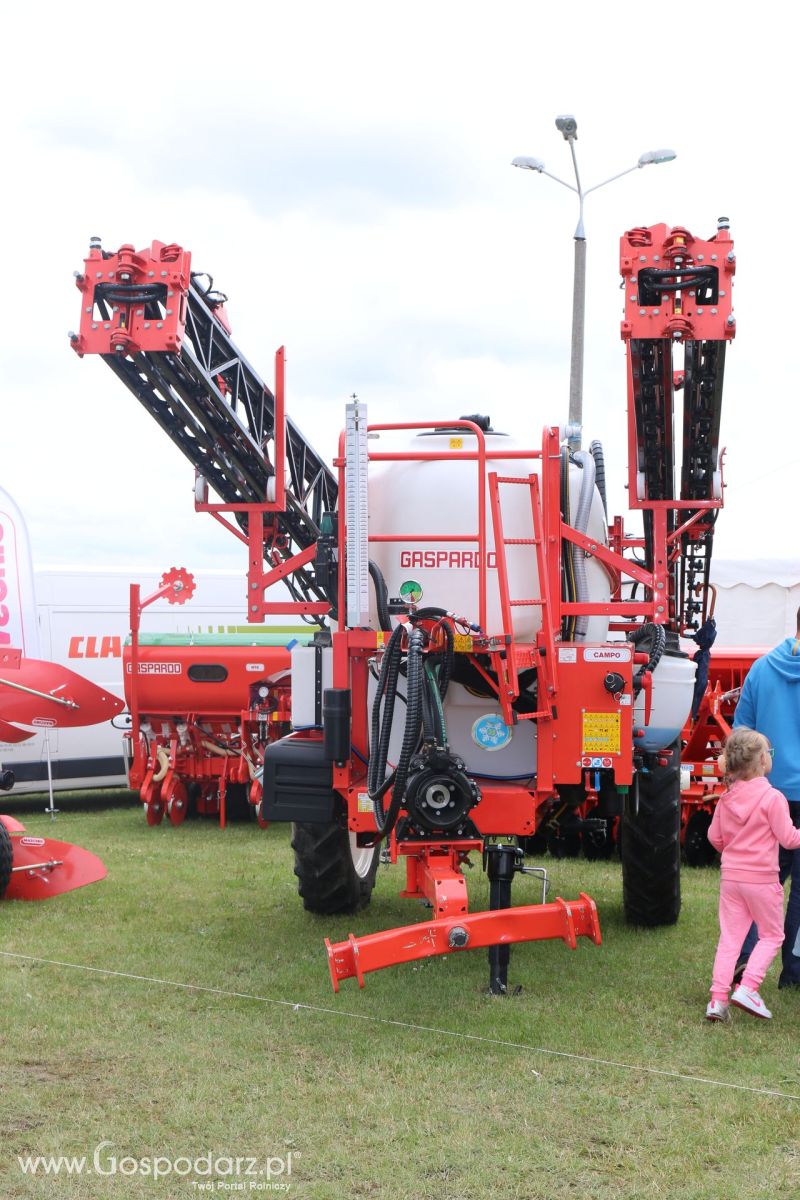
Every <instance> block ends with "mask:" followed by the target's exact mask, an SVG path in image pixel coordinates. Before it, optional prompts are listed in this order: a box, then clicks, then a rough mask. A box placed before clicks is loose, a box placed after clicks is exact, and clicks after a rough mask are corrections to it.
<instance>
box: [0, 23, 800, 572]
mask: <svg viewBox="0 0 800 1200" xmlns="http://www.w3.org/2000/svg"><path fill="white" fill-rule="evenodd" d="M769 8H770V5H767V9H769ZM625 11H626V10H623V9H622V7H621V6H617V8H616V9H615V6H613V5H610V6H609V5H604V6H602V7H601V6H596V5H591V4H588V3H579V4H573V5H571V6H570V7H569V10H568V11H567V10H564V11H563V12H561V11H548V10H546V9H545V8H543V6H540V5H531V4H529V3H521V2H510V3H505V4H502V5H495V6H493V7H491V8H490V7H489V6H487V5H482V4H477V3H466V4H464V3H461V4H455V3H451V2H449V0H445V2H440V3H437V4H435V5H432V4H430V3H425V4H423V3H422V2H421V0H411V2H410V3H407V4H405V5H404V6H403V7H402V9H397V8H390V7H389V6H385V5H378V4H374V3H371V4H366V3H352V2H351V3H347V2H345V3H342V4H337V5H330V4H322V3H304V4H302V5H292V6H290V5H280V4H272V3H265V4H262V5H261V6H259V7H258V8H254V6H250V5H244V4H243V3H229V4H227V5H225V6H220V5H219V4H211V3H203V4H192V5H188V4H185V3H181V4H174V5H169V6H167V5H155V4H148V3H144V4H139V5H137V7H136V10H135V12H134V13H131V11H130V10H121V9H114V8H111V7H109V6H107V5H103V6H100V5H96V4H89V5H82V6H81V7H80V9H78V10H75V9H74V8H73V9H67V8H63V7H53V8H52V11H50V12H48V14H47V19H46V22H45V21H44V17H43V15H42V13H41V12H40V11H37V12H31V13H28V14H27V15H26V14H25V13H22V12H20V11H18V12H17V13H16V15H15V16H14V17H13V18H12V22H11V25H10V27H9V36H10V37H11V38H12V39H13V42H12V43H11V44H14V45H15V48H16V53H15V54H14V55H13V56H12V57H11V59H10V60H9V62H8V64H7V71H6V73H5V77H4V79H3V81H2V85H0V86H2V89H3V93H4V96H3V97H2V98H3V99H4V110H5V113H6V118H7V120H6V124H7V129H6V133H5V140H4V155H5V158H6V166H7V177H8V179H9V180H10V183H9V184H8V186H7V190H6V194H5V197H4V199H5V208H6V213H5V216H6V221H5V229H6V239H5V245H4V270H5V283H4V288H3V293H4V294H3V321H2V328H0V353H1V354H2V371H3V380H4V396H3V435H4V438H3V440H4V455H3V475H2V483H3V484H4V485H5V486H6V487H7V488H8V490H9V491H10V492H11V493H12V494H13V495H14V496H15V497H16V499H17V501H18V502H19V504H20V506H21V508H22V509H23V511H24V512H25V513H26V515H27V517H28V520H29V524H30V526H31V529H32V536H33V541H34V553H35V556H36V558H37V559H38V560H40V561H43V560H49V561H54V560H61V561H69V560H71V559H74V558H76V557H80V558H83V559H85V560H87V561H89V560H93V561H98V562H99V561H101V560H102V561H111V558H112V557H113V559H114V561H116V562H126V561H130V562H131V563H133V562H139V563H141V562H143V561H148V562H151V563H153V565H155V566H161V565H164V566H169V565H173V564H174V563H179V565H188V566H202V565H209V564H214V563H219V564H222V562H223V560H224V565H237V564H239V563H241V566H242V570H244V566H245V564H244V557H243V551H241V553H240V548H239V547H238V545H237V544H236V543H235V541H234V540H233V539H231V538H230V537H229V535H227V534H224V533H223V532H221V531H219V530H217V529H216V528H214V527H213V526H212V525H211V522H210V519H209V518H201V517H198V516H196V515H195V514H194V513H193V511H192V505H191V484H192V479H191V470H190V468H189V467H188V464H186V462H185V461H184V459H183V458H182V456H181V455H180V454H179V453H178V451H177V450H175V449H174V448H173V447H172V446H171V445H170V444H169V443H168V441H167V439H166V437H165V436H164V435H163V434H162V433H161V431H160V430H159V429H158V428H157V427H156V425H155V424H154V422H153V421H152V420H151V419H150V418H149V417H148V416H147V415H146V414H145V413H144V412H143V411H142V410H141V409H140V407H139V405H138V404H137V402H136V401H135V400H134V399H133V398H132V397H131V396H129V395H128V394H127V393H125V391H124V389H123V388H122V386H121V384H119V383H118V381H117V380H116V379H114V378H113V377H112V376H111V374H110V372H108V371H106V370H105V368H104V367H103V366H102V364H101V363H100V362H98V361H96V360H95V361H92V360H90V359H85V360H83V361H82V362H79V361H78V360H77V358H75V357H74V355H72V353H71V352H70V350H69V347H68V343H67V338H66V333H67V330H68V329H70V328H73V327H74V326H75V325H76V324H77V321H78V308H79V297H78V293H77V291H75V290H74V288H73V286H72V280H71V272H72V270H73V269H75V268H77V267H79V266H80V264H81V259H82V256H83V254H84V252H85V247H86V244H87V239H88V236H89V234H95V233H99V234H101V235H102V236H103V238H104V242H105V244H106V245H107V246H108V247H114V248H116V246H117V245H118V244H120V243H121V242H127V241H132V242H134V243H135V244H136V245H137V246H140V245H144V244H146V243H147V242H149V241H150V240H151V239H153V238H160V239H163V240H167V241H169V240H176V241H179V242H180V243H181V244H183V245H185V246H187V247H189V248H191V249H192V251H193V255H194V265H195V267H196V268H198V269H207V270H210V271H211V272H212V273H213V274H214V276H215V281H216V284H217V286H218V287H220V288H222V289H223V290H224V291H226V292H227V293H228V294H229V295H230V297H231V301H230V312H231V316H232V319H233V320H234V324H235V334H236V337H237V341H238V342H239V344H240V345H241V347H242V349H243V351H244V352H245V353H246V355H247V356H248V358H249V359H250V360H251V361H252V362H253V364H254V365H255V366H256V367H257V368H258V369H259V370H260V372H261V373H262V375H263V376H264V377H265V378H266V379H267V380H268V381H269V380H270V379H271V372H272V354H273V351H274V349H275V348H276V347H277V346H278V345H279V344H281V343H285V344H286V346H287V353H288V380H289V402H290V410H291V415H292V417H293V419H294V421H295V423H296V424H297V425H298V426H299V427H300V428H301V429H304V430H306V431H307V432H308V433H309V436H310V437H311V440H312V442H313V443H314V445H315V446H316V448H317V449H318V450H319V451H320V452H321V453H323V454H326V455H327V456H328V457H333V454H334V452H335V441H336V431H337V429H338V427H339V426H340V424H341V422H342V417H343V406H344V402H345V399H346V397H347V395H348V394H349V393H351V392H353V391H356V392H357V393H358V394H359V395H360V396H361V397H362V399H364V400H365V401H367V402H368V404H369V407H370V414H371V416H372V418H373V419H374V420H384V419H388V418H398V417H400V416H402V417H405V418H406V419H414V418H417V419H420V418H422V417H428V416H431V415H433V414H435V415H436V416H441V417H445V418H446V417H452V416H457V415H459V414H460V413H462V412H467V411H475V410H480V409H484V410H486V411H488V412H489V413H490V414H491V415H492V417H493V418H494V421H495V424H496V425H497V426H501V425H502V426H503V427H504V428H508V429H512V430H513V431H514V432H516V433H518V434H519V435H520V436H523V437H525V438H526V439H528V438H531V439H532V440H534V441H538V438H539V436H540V431H541V426H542V425H543V424H544V423H545V422H548V423H549V422H553V423H559V422H562V421H563V420H564V419H565V416H566V406H567V394H568V393H567V389H568V372H569V332H570V306H571V292H572V242H571V238H572V232H573V229H574V225H575V220H576V216H577V214H576V212H575V205H574V203H573V197H570V196H568V195H567V193H566V192H565V191H564V189H562V188H559V187H558V186H557V185H555V184H553V183H552V182H551V181H550V180H548V179H546V178H542V177H538V176H535V175H532V174H529V173H526V172H520V171H514V170H512V169H511V167H510V165H509V164H510V159H511V158H512V157H513V155H515V154H520V153H531V154H538V155H540V156H542V157H543V158H544V159H545V161H546V162H547V166H548V169H549V170H552V171H554V172H555V173H556V174H558V175H561V176H564V177H568V176H569V171H570V163H569V156H568V153H567V149H566V146H565V144H564V143H563V141H562V139H561V138H560V137H559V135H558V134H557V133H556V131H555V129H554V127H553V116H554V115H555V113H557V112H560V111H564V110H567V111H569V110H573V111H575V113H576V114H577V116H578V119H579V138H580V140H579V143H578V150H579V154H580V162H581V170H582V177H583V180H584V183H585V184H592V183H593V182H596V181H598V180H601V179H604V178H606V177H608V176H610V175H612V174H614V173H615V172H616V171H618V170H622V169H624V168H625V167H626V166H627V165H629V164H631V163H633V162H635V161H636V159H637V157H638V155H639V153H640V152H641V151H642V150H645V149H648V148H651V147H654V146H661V145H673V146H674V147H675V149H676V150H678V152H679V157H678V159H677V161H676V162H675V163H672V164H670V165H664V166H658V167H649V168H647V169H646V170H643V171H641V172H639V171H637V172H635V173H634V174H632V175H630V176H629V177H628V178H626V179H622V180H620V181H618V182H617V183H614V184H613V185H611V186H610V187H609V188H608V189H606V190H604V191H600V192H598V193H597V194H595V195H592V196H590V197H589V200H588V203H587V228H588V232H589V239H590V241H589V287H588V297H587V346H586V372H585V391H586V408H585V414H586V430H587V435H588V437H592V436H596V435H598V434H599V435H600V436H601V437H602V438H603V440H604V442H605V444H606V457H607V459H608V462H609V472H608V473H609V480H610V492H611V502H612V508H615V509H616V508H619V507H620V506H622V505H624V503H625V494H624V491H623V487H622V484H623V482H624V477H625V403H626V398H625V379H624V361H625V360H624V351H623V347H622V343H621V342H620V340H619V319H620V315H621V299H620V294H619V292H618V290H617V284H618V273H617V270H618V265H617V245H618V237H619V234H620V233H621V232H622V231H623V230H624V229H626V228H628V227H630V226H632V225H634V224H651V223H655V222H657V221H661V220H663V221H666V222H667V223H668V224H677V223H681V224H686V225H688V226H689V227H690V228H691V229H692V230H693V231H694V232H695V233H697V234H698V235H699V236H709V235H710V234H711V233H712V232H713V230H714V228H715V220H716V217H717V216H718V215H720V213H723V212H724V213H726V215H729V216H730V217H731V219H732V230H733V234H734V237H735V239H736V244H737V251H738V255H739V271H738V275H737V292H736V295H737V315H738V318H739V332H738V336H737V339H736V341H735V343H734V344H733V346H732V348H731V350H730V353H729V355H728V362H727V368H726V388H725V392H726V396H725V406H724V412H723V436H722V441H723V443H726V444H727V445H728V447H729V453H728V459H727V478H728V480H729V483H730V487H729V495H728V501H729V504H728V509H727V511H726V512H724V513H723V514H722V516H721V517H720V520H719V523H718V539H717V545H718V547H719V551H720V552H724V553H730V554H734V553H736V554H738V555H740V556H741V555H742V554H746V553H747V551H748V547H750V546H753V545H756V544H757V545H758V550H759V553H760V554H761V555H769V554H791V553H793V548H792V547H791V545H789V544H788V543H787V540H786V534H785V532H784V530H783V529H782V528H781V520H780V518H779V516H778V515H777V514H781V513H787V512H790V511H792V509H793V489H792V481H793V478H794V474H795V471H796V468H793V467H791V466H790V467H789V468H788V469H787V470H785V471H781V470H779V469H778V468H779V467H780V465H781V464H782V463H784V462H786V463H791V462H792V461H793V460H794V459H795V458H796V456H795V453H794V451H793V450H792V449H791V441H790V439H791V434H790V432H789V429H790V428H791V424H790V423H789V422H788V421H787V416H788V410H789V404H790V403H791V400H792V399H793V397H792V395H791V386H792V385H791V377H787V370H786V363H787V360H788V354H787V348H788V347H790V346H791V344H792V341H793V336H794V328H793V321H792V315H793V314H792V307H791V304H790V302H789V301H788V297H787V293H788V291H789V285H788V283H786V282H784V281H785V279H786V278H787V272H789V271H790V266H789V262H788V261H787V260H788V259H789V255H790V253H791V247H790V243H789V241H788V240H787V241H786V242H784V241H783V240H782V239H781V237H780V236H779V233H776V231H779V230H780V229H781V223H782V218H783V216H784V214H785V213H786V212H787V210H789V205H790V200H791V198H793V197H792V196H791V193H790V191H789V181H788V179H787V178H786V177H785V175H783V174H782V173H781V164H782V163H785V161H786V151H785V147H784V137H785V131H784V130H783V129H782V127H781V123H780V119H779V117H778V114H780V113H782V112H783V113H786V112H789V111H792V109H793V104H794V100H793V94H792V88H793V79H794V68H793V65H792V63H791V61H790V58H789V56H790V54H791V53H793V50H792V48H791V47H790V46H789V44H788V41H787V42H786V43H781V40H780V39H773V38H771V37H768V36H767V33H766V32H764V33H762V32H760V30H761V29H762V28H763V29H764V30H766V29H767V28H768V25H769V22H766V21H764V22H763V23H761V24H760V25H759V28H758V29H756V28H754V27H753V19H752V17H748V18H738V17H736V15H735V14H730V13H729V14H726V17H725V20H724V22H723V23H722V24H723V26H724V28H721V25H720V21H719V19H718V16H717V14H716V12H712V11H711V10H709V11H708V12H706V11H705V10H703V9H699V8H698V7H697V6H694V7H693V8H692V9H691V10H688V9H687V13H688V12H691V26H692V36H691V40H690V43H689V44H688V45H686V46H684V45H683V44H682V46H681V50H680V52H679V53H677V54H673V53H672V52H671V43H670V37H671V36H672V35H671V34H670V32H669V26H665V24H664V20H663V14H660V13H656V12H655V11H653V12H652V13H651V12H649V11H648V10H642V9H641V8H640V9H639V10H637V13H636V17H635V22H634V24H633V26H632V27H631V28H630V29H628V26H627V24H626V23H623V19H622V18H623V13H624V12H625ZM760 11H761V13H762V14H763V6H762V9H761V10H760ZM776 12H777V9H776ZM671 21H672V18H671ZM43 29H44V32H43ZM624 30H627V32H624V33H623V31H624ZM737 489H740V490H738V491H737ZM790 489H792V490H790ZM189 558H192V560H193V561H192V562H189V561H188V559H189ZM201 559H202V560H203V561H200V560H201Z"/></svg>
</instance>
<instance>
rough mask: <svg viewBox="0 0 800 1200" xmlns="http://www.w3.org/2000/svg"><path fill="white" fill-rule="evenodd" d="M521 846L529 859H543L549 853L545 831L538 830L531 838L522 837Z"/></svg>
mask: <svg viewBox="0 0 800 1200" xmlns="http://www.w3.org/2000/svg"><path fill="white" fill-rule="evenodd" d="M519 844H520V846H521V847H522V852H523V854H526V855H527V856H528V858H541V857H542V856H543V855H544V854H546V853H547V834H546V832H545V831H544V829H537V830H536V833H534V834H532V835H531V836H530V837H521V838H520V839H519Z"/></svg>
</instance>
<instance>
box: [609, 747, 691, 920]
mask: <svg viewBox="0 0 800 1200" xmlns="http://www.w3.org/2000/svg"><path fill="white" fill-rule="evenodd" d="M667 753H669V756H670V759H669V762H668V763H667V765H666V766H663V767H661V766H658V765H654V766H653V768H652V769H651V770H649V771H639V772H638V773H637V776H636V780H635V783H634V788H635V789H636V791H633V790H632V791H631V792H630V793H629V794H628V797H627V800H626V805H625V811H624V813H623V815H622V821H621V830H620V856H621V858H622V895H623V904H624V908H625V919H626V920H627V922H628V923H629V924H630V925H644V926H655V925H674V924H675V922H676V921H677V919H678V914H679V913H680V911H681V843H680V830H681V779H680V743H679V742H674V743H673V745H672V746H670V747H669V750H668V751H667ZM637 791H638V811H637V805H636V792H637Z"/></svg>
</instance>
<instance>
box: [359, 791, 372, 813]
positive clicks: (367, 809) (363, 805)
mask: <svg viewBox="0 0 800 1200" xmlns="http://www.w3.org/2000/svg"><path fill="white" fill-rule="evenodd" d="M358 811H359V812H360V813H371V812H372V801H371V800H370V798H369V792H359V793H358Z"/></svg>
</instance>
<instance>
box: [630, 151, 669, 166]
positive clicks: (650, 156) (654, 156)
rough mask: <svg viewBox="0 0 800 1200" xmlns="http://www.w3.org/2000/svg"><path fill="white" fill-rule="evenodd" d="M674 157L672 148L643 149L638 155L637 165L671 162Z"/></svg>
mask: <svg viewBox="0 0 800 1200" xmlns="http://www.w3.org/2000/svg"><path fill="white" fill-rule="evenodd" d="M676 157H677V155H676V154H675V151H674V150H645V152H644V154H640V155H639V166H640V167H648V166H649V165H650V163H665V162H672V160H673V158H676Z"/></svg>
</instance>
